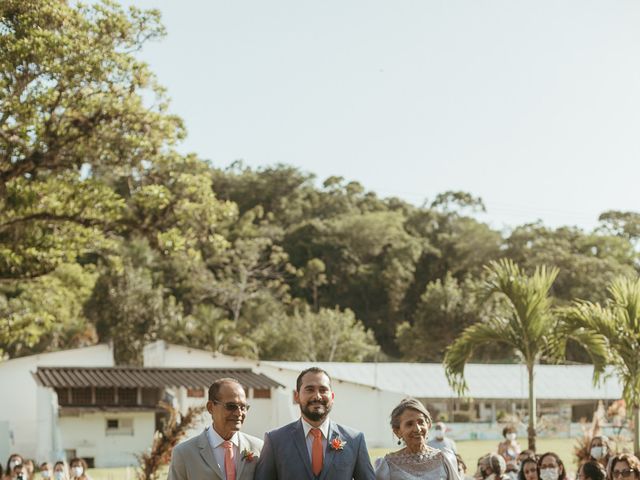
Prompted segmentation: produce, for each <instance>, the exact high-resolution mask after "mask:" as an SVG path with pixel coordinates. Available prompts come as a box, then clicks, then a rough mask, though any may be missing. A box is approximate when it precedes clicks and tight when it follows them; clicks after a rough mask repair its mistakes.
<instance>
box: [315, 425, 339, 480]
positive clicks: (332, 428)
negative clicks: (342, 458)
mask: <svg viewBox="0 0 640 480" xmlns="http://www.w3.org/2000/svg"><path fill="white" fill-rule="evenodd" d="M328 434H329V435H328V436H327V449H326V450H325V452H324V460H323V461H322V472H321V473H320V480H322V479H324V478H327V475H328V473H329V470H330V469H331V465H332V464H333V460H334V458H335V456H336V451H335V450H334V449H333V448H331V440H333V439H334V438H337V437H338V436H339V434H338V431H337V430H336V424H335V423H333V422H332V421H331V420H329V431H328Z"/></svg>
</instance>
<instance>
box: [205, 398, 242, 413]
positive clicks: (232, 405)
mask: <svg viewBox="0 0 640 480" xmlns="http://www.w3.org/2000/svg"><path fill="white" fill-rule="evenodd" d="M213 403H215V404H216V405H222V406H223V407H224V409H225V410H226V411H228V412H235V411H236V410H238V409H239V410H240V411H241V412H248V411H249V408H251V405H247V404H244V403H233V402H226V403H224V402H219V401H218V400H213Z"/></svg>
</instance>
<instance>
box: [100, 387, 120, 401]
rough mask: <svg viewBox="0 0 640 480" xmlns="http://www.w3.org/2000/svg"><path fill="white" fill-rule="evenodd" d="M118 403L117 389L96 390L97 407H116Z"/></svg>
mask: <svg viewBox="0 0 640 480" xmlns="http://www.w3.org/2000/svg"><path fill="white" fill-rule="evenodd" d="M115 403H116V389H115V388H113V387H111V388H100V387H98V388H96V405H114V404H115Z"/></svg>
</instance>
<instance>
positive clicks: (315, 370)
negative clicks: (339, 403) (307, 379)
mask: <svg viewBox="0 0 640 480" xmlns="http://www.w3.org/2000/svg"><path fill="white" fill-rule="evenodd" d="M307 373H324V374H325V375H326V376H327V378H328V379H329V385H331V376H330V375H329V374H328V373H327V372H326V370H323V369H322V368H320V367H309V368H307V369H305V370H303V371H301V372H300V375H298V378H297V379H296V392H300V388H301V387H302V377H304V376H305V375H306V374H307Z"/></svg>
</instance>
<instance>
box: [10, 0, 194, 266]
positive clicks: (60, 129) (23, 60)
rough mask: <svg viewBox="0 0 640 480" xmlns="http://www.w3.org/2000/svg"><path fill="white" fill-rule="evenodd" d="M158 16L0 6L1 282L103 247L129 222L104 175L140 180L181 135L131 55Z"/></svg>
mask: <svg viewBox="0 0 640 480" xmlns="http://www.w3.org/2000/svg"><path fill="white" fill-rule="evenodd" d="M158 18H159V13H158V12H157V11H148V12H144V11H141V10H138V9H135V8H132V9H130V10H129V12H128V13H125V12H124V11H123V9H122V8H121V7H119V6H118V5H117V4H115V3H113V2H106V1H104V2H102V3H97V4H92V5H83V4H74V5H73V6H72V5H70V4H69V3H68V2H66V1H62V0H44V1H43V0H24V1H23V0H7V1H5V2H2V4H1V5H0V278H33V277H36V276H40V275H43V274H45V273H47V272H50V271H53V270H54V269H55V268H56V266H57V265H59V264H61V263H63V262H64V261H68V260H69V259H72V258H74V257H75V256H76V255H78V254H79V253H82V252H83V251H86V250H87V249H91V248H95V246H96V243H98V242H99V241H100V239H101V235H100V233H102V232H104V231H105V230H107V231H111V230H112V229H113V228H115V227H113V225H112V222H114V221H115V220H117V219H120V218H122V216H123V215H124V202H123V200H122V198H119V196H118V195H117V194H116V193H115V192H114V191H112V190H111V189H110V187H109V186H108V185H105V184H104V183H102V182H100V181H99V180H97V179H98V178H99V176H100V173H101V172H118V173H119V174H121V175H135V172H136V170H138V171H139V170H141V169H144V165H145V163H144V162H152V161H153V160H154V159H155V158H156V157H157V155H158V154H159V153H160V152H162V151H164V150H166V148H167V147H168V146H170V145H171V144H173V143H174V142H175V141H176V140H177V139H179V138H180V137H181V136H182V134H183V131H182V125H181V122H180V121H179V120H178V119H177V118H176V117H173V116H170V115H168V114H167V113H166V108H167V103H166V99H165V98H164V95H163V91H162V89H161V88H160V87H159V85H158V84H157V83H156V81H155V79H154V77H153V75H152V74H151V73H150V72H149V70H148V68H147V66H146V65H145V64H144V63H142V62H139V61H137V60H136V59H135V57H134V55H133V52H134V51H136V50H138V49H139V48H140V47H141V46H142V44H143V43H144V42H145V41H147V40H149V39H154V38H158V37H159V36H161V35H162V34H163V28H162V26H161V25H160V24H159V22H158ZM143 91H144V92H147V94H146V96H147V98H149V93H151V94H155V95H156V97H155V98H156V103H151V104H149V102H147V103H146V104H145V101H144V97H143V94H142V92H143Z"/></svg>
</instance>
